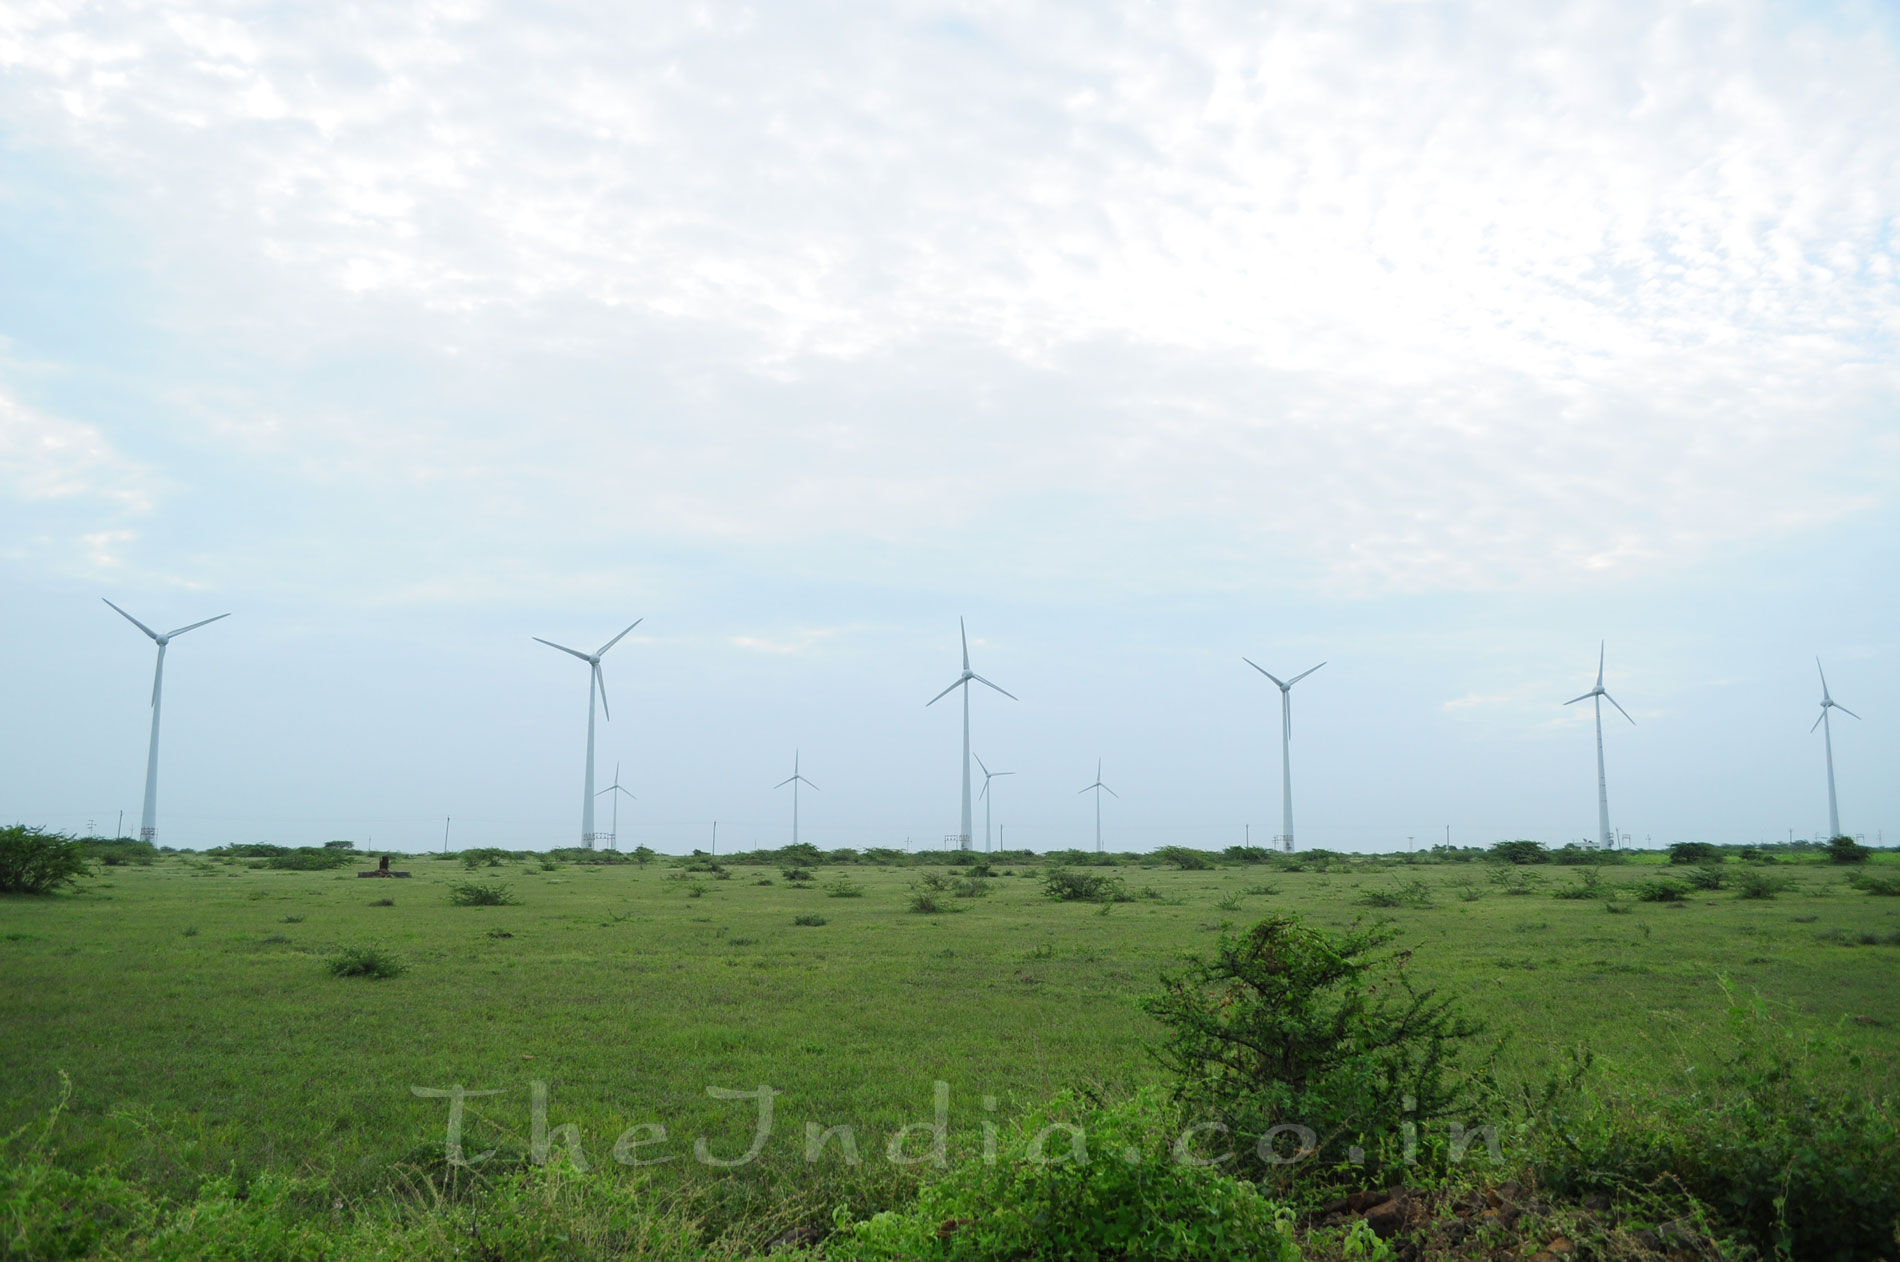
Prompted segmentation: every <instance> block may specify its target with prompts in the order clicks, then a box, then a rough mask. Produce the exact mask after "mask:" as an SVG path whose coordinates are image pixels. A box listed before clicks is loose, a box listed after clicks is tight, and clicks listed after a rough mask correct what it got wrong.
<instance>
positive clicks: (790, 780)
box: [772, 749, 818, 846]
mask: <svg viewBox="0 0 1900 1262" xmlns="http://www.w3.org/2000/svg"><path fill="white" fill-rule="evenodd" d="M788 784H789V785H791V786H792V844H793V845H794V846H796V845H797V844H798V786H799V785H801V784H804V785H810V786H811V787H812V788H813V789H817V788H818V786H817V785H815V784H812V782H811V781H809V780H807V779H805V777H803V776H801V775H799V774H798V751H797V750H795V749H794V750H793V751H792V774H791V775H789V776H787V777H786V778H785V779H783V780H781V781H779V782H778V783H777V784H775V785H773V786H772V787H773V788H774V789H782V788H784V787H785V786H786V785H788Z"/></svg>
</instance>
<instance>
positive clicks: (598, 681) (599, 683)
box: [594, 662, 614, 723]
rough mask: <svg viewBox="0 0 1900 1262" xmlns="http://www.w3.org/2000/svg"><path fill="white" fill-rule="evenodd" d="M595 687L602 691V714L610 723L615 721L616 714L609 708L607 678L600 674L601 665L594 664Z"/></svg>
mask: <svg viewBox="0 0 1900 1262" xmlns="http://www.w3.org/2000/svg"><path fill="white" fill-rule="evenodd" d="M594 685H595V686H596V687H598V688H599V689H600V712H601V714H603V715H605V716H606V719H607V721H608V722H609V723H612V722H613V721H614V712H613V711H612V710H610V709H608V708H607V676H605V675H603V674H601V673H600V663H599V662H595V663H594Z"/></svg>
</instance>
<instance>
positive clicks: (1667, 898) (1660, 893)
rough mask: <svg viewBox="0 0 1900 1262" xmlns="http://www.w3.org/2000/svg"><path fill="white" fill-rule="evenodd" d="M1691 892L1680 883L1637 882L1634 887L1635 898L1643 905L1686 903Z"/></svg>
mask: <svg viewBox="0 0 1900 1262" xmlns="http://www.w3.org/2000/svg"><path fill="white" fill-rule="evenodd" d="M1691 892H1692V891H1691V889H1690V887H1689V886H1687V885H1684V884H1683V883H1682V882H1680V881H1639V882H1637V885H1636V898H1637V900H1638V901H1639V902H1644V903H1681V902H1687V901H1688V898H1689V895H1690V893H1691Z"/></svg>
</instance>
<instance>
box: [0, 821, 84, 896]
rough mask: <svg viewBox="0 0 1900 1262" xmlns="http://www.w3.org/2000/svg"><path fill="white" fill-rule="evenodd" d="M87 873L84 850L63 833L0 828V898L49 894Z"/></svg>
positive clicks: (21, 827) (27, 827) (22, 827)
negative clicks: (0, 896)
mask: <svg viewBox="0 0 1900 1262" xmlns="http://www.w3.org/2000/svg"><path fill="white" fill-rule="evenodd" d="M91 873H92V869H91V867H90V866H89V865H88V864H87V863H86V853H85V849H84V847H82V846H81V845H80V844H79V843H78V842H76V841H74V840H73V839H72V838H71V837H68V836H66V834H64V833H49V832H47V831H46V830H45V829H43V828H34V827H31V826H30V825H27V824H14V825H11V826H10V827H7V828H0V894H51V893H53V892H54V891H56V890H58V889H60V888H61V887H63V886H67V885H71V884H72V883H73V882H74V881H75V880H77V879H78V878H79V877H82V876H89V875H91Z"/></svg>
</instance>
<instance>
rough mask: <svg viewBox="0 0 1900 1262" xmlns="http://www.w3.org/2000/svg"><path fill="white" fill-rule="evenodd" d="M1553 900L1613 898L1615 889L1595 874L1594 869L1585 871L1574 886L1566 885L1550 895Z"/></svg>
mask: <svg viewBox="0 0 1900 1262" xmlns="http://www.w3.org/2000/svg"><path fill="white" fill-rule="evenodd" d="M1552 897H1553V898H1569V899H1579V898H1615V897H1616V889H1615V887H1613V886H1611V885H1610V884H1609V883H1607V882H1606V881H1604V879H1603V878H1602V877H1601V876H1599V875H1598V874H1597V870H1596V869H1595V868H1588V869H1585V871H1584V874H1583V879H1582V880H1580V881H1578V882H1577V883H1576V884H1575V885H1566V886H1565V887H1564V888H1562V889H1560V890H1558V891H1557V892H1556V893H1555V894H1553V895H1552Z"/></svg>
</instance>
